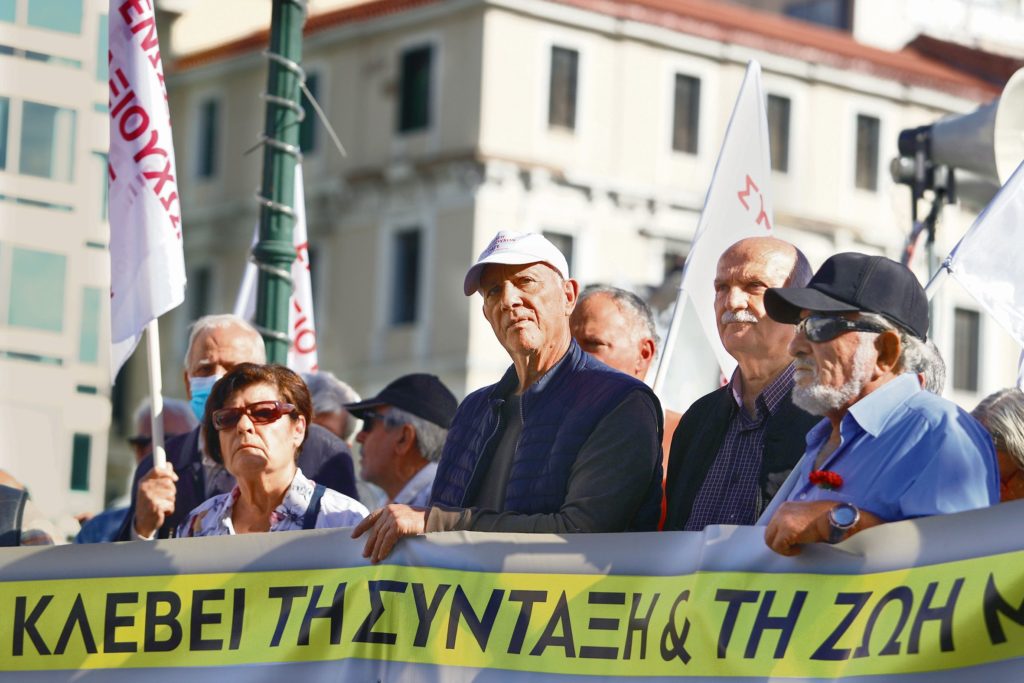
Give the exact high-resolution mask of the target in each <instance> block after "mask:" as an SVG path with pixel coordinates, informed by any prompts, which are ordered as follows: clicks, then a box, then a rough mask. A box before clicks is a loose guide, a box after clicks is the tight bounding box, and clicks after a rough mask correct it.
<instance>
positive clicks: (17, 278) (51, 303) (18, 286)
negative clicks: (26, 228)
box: [7, 247, 67, 332]
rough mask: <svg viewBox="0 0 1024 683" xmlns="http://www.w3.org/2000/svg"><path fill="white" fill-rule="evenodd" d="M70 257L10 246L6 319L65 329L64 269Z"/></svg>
mask: <svg viewBox="0 0 1024 683" xmlns="http://www.w3.org/2000/svg"><path fill="white" fill-rule="evenodd" d="M66 261H67V258H66V257H65V256H64V255H63V254H54V253H50V252H45V251H34V250H32V249H19V248H18V247H15V248H13V249H12V250H11V291H10V300H9V302H8V308H7V323H8V324H9V325H12V326H16V327H29V328H32V329H35V330H44V331H46V332H61V331H62V330H63V329H64V270H65V262H66Z"/></svg>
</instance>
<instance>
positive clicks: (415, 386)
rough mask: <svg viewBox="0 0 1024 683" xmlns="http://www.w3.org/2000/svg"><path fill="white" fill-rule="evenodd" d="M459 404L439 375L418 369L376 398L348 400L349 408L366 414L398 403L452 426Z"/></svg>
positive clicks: (435, 421)
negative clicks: (355, 401) (353, 401)
mask: <svg viewBox="0 0 1024 683" xmlns="http://www.w3.org/2000/svg"><path fill="white" fill-rule="evenodd" d="M458 405H459V402H458V401H456V400H455V395H454V394H452V392H451V391H449V390H448V387H446V386H445V385H444V384H443V383H442V382H441V380H440V379H438V378H437V376H436V375H428V374H425V373H414V374H412V375H403V376H401V377H399V378H398V379H396V380H395V381H394V382H392V383H391V384H389V385H387V386H386V387H384V388H383V389H381V392H380V393H379V394H377V395H376V396H374V397H373V398H368V399H366V400H365V401H359V402H358V403H346V404H345V410H347V411H348V412H350V413H352V414H353V415H355V416H356V417H358V418H362V417H364V416H365V415H368V414H370V413H372V412H374V408H379V407H380V406H394V407H396V408H398V409H400V410H404V411H405V412H407V413H411V414H412V415H415V416H416V417H421V418H423V419H424V420H426V421H427V422H433V423H434V424H436V425H437V426H439V427H444V428H445V429H448V427H449V426H450V425H451V423H452V417H454V416H455V408H456V407H457V406H458Z"/></svg>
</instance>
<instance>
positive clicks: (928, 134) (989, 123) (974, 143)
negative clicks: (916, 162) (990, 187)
mask: <svg viewBox="0 0 1024 683" xmlns="http://www.w3.org/2000/svg"><path fill="white" fill-rule="evenodd" d="M899 150H900V154H901V155H904V156H907V157H913V156H915V155H916V154H918V153H920V152H921V151H923V152H924V155H925V157H926V158H927V159H928V160H929V161H930V162H931V163H932V164H935V165H944V166H952V167H953V168H955V169H964V170H966V171H970V172H971V173H973V174H975V175H976V176H980V177H981V179H982V180H987V181H989V182H993V183H996V184H997V185H1002V184H1003V183H1005V182H1006V181H1007V180H1009V178H1010V176H1011V175H1012V174H1013V172H1014V171H1015V170H1017V166H1018V165H1019V164H1020V163H1021V161H1024V68H1022V69H1018V70H1017V72H1016V73H1014V74H1013V76H1011V77H1010V80H1009V81H1007V82H1006V86H1005V87H1004V88H1003V92H1002V94H1001V95H1000V97H999V98H998V99H996V100H993V101H992V102H990V103H988V104H986V105H983V106H981V107H979V108H978V109H976V110H975V111H973V112H971V113H969V114H960V115H952V116H947V117H946V118H943V119H940V120H939V121H936V122H935V123H933V124H931V125H928V126H921V127H919V128H908V129H906V130H904V131H901V132H900V137H899Z"/></svg>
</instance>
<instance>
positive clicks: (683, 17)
mask: <svg viewBox="0 0 1024 683" xmlns="http://www.w3.org/2000/svg"><path fill="white" fill-rule="evenodd" d="M183 4H184V5H189V3H183ZM328 4H330V3H328ZM336 5H337V6H332V7H324V6H322V4H321V5H318V4H317V3H316V2H314V3H311V8H312V14H311V16H310V18H309V20H308V22H307V26H306V40H305V44H304V58H303V65H304V67H305V69H306V71H307V73H308V74H309V77H310V84H311V86H310V89H311V90H312V91H313V92H314V94H315V96H316V97H317V99H318V100H319V101H320V102H321V104H322V105H323V108H324V109H325V110H326V113H327V116H328V118H329V120H330V122H331V124H332V126H333V127H334V129H335V130H336V131H337V133H338V135H339V137H340V139H341V140H342V142H343V143H344V145H345V147H346V150H347V156H345V157H342V156H341V155H340V154H339V153H338V152H337V151H336V150H335V149H334V148H333V146H332V145H331V144H330V142H329V140H328V138H327V136H326V135H325V134H324V131H323V130H322V129H319V130H314V132H312V133H308V132H307V133H304V135H307V136H308V137H307V138H306V145H305V146H306V150H307V151H306V155H305V161H304V172H305V178H306V208H307V214H308V222H309V236H310V245H311V254H312V258H311V260H312V269H313V277H314V303H315V306H316V317H317V327H318V330H319V353H320V365H321V367H323V368H325V369H329V370H332V371H333V372H335V373H336V374H337V375H338V376H339V377H341V378H343V379H344V380H345V381H347V382H349V383H350V384H352V385H353V386H354V387H356V388H357V389H358V390H360V391H362V392H365V393H370V392H374V391H376V390H378V389H379V388H381V387H382V386H383V385H384V384H386V383H387V382H388V381H390V380H391V379H393V378H394V377H396V376H398V375H400V374H403V373H406V372H411V371H428V372H434V373H436V374H438V375H440V376H441V377H442V379H444V381H445V382H446V383H448V384H449V385H450V386H451V387H452V388H453V390H454V391H455V393H456V394H458V395H464V394H465V393H466V392H468V391H470V390H473V389H475V388H478V387H480V386H482V385H485V384H488V383H491V382H493V381H496V379H497V378H498V377H499V376H500V374H501V373H502V372H503V370H504V369H505V367H506V365H507V356H506V355H505V353H504V352H503V351H502V350H501V349H500V347H499V346H498V344H497V342H496V341H495V340H494V337H493V334H492V332H491V330H490V328H489V326H488V325H487V323H486V321H485V320H484V319H483V317H482V315H480V313H479V308H480V302H479V300H478V299H477V298H475V297H472V298H468V299H467V298H465V297H463V296H462V294H461V282H462V278H463V275H464V273H465V270H466V268H467V266H468V265H469V264H470V263H472V261H473V260H474V259H475V257H476V255H477V254H478V253H479V251H480V250H481V249H482V248H483V247H484V246H485V245H486V244H487V242H488V241H489V240H490V238H491V236H492V235H493V234H494V232H495V231H496V230H499V229H517V230H528V231H538V232H544V233H546V234H548V235H549V236H550V237H551V238H552V239H553V240H554V241H556V242H557V243H558V244H559V245H560V246H562V247H564V249H565V250H566V252H567V256H568V257H569V260H570V262H571V269H572V272H573V274H574V276H575V277H577V278H578V279H579V280H580V281H581V282H582V283H584V284H587V283H592V282H604V283H612V284H616V285H621V286H627V287H630V288H632V289H635V290H637V291H640V292H648V291H650V290H657V289H658V288H659V287H661V286H663V285H664V283H665V282H666V281H668V282H671V277H672V273H671V271H672V267H673V264H677V263H678V262H679V260H680V259H681V258H683V257H685V255H686V253H687V252H688V250H689V246H690V243H691V241H692V239H693V234H694V231H695V228H696V225H697V220H698V217H699V214H700V211H701V208H702V205H703V198H704V193H705V192H706V189H707V185H708V182H709V180H710V178H711V173H712V170H713V168H714V164H715V160H716V157H717V154H718V148H719V146H720V144H721V140H722V136H723V135H724V132H725V127H726V124H727V122H728V118H729V114H730V111H731V108H732V105H733V102H734V99H735V96H736V93H737V92H738V89H739V85H740V82H741V80H742V77H743V73H744V68H745V65H746V63H747V61H748V60H751V59H755V60H757V61H758V62H760V64H761V65H762V68H763V81H764V88H765V91H766V93H767V94H768V96H769V115H770V123H771V129H772V133H773V147H774V149H775V151H774V153H773V167H774V168H775V169H776V171H775V173H773V177H772V192H773V195H774V205H775V211H776V216H775V223H776V227H777V232H778V234H779V235H780V236H781V237H783V238H786V239H789V240H791V241H793V242H794V243H796V244H797V245H798V246H800V247H801V248H802V249H804V250H805V251H806V252H807V254H808V256H809V257H810V258H811V261H812V263H813V264H815V265H817V264H820V263H821V262H822V261H823V260H824V259H825V258H827V257H828V256H829V255H830V254H832V253H835V252H838V251H844V250H858V251H868V252H872V253H883V254H886V255H888V256H890V257H894V258H898V257H899V254H900V252H901V250H902V248H903V245H904V241H905V239H906V234H907V232H908V231H909V228H910V211H909V191H908V190H907V188H905V187H902V186H898V185H895V184H894V183H893V181H892V180H891V179H890V178H889V175H888V170H887V168H888V162H889V159H890V158H891V157H892V156H894V155H895V154H896V136H897V134H898V133H899V131H900V130H902V129H904V128H909V127H913V126H917V125H921V124H925V123H930V122H932V121H934V120H936V119H937V118H939V117H941V116H943V115H945V114H948V113H950V112H967V111H971V110H973V109H974V108H975V107H977V106H978V105H979V104H981V103H983V102H987V101H989V100H990V99H992V98H993V97H995V96H997V95H998V91H999V88H998V87H994V86H992V85H990V84H987V83H984V82H982V81H980V80H977V79H975V78H973V77H969V76H965V75H963V74H961V73H958V72H956V71H953V70H951V69H949V68H948V67H945V66H942V65H940V64H933V63H930V62H927V61H925V60H924V59H923V58H921V57H919V56H916V55H904V54H896V53H891V52H885V51H882V50H879V49H875V48H869V47H866V46H863V45H860V44H857V43H855V42H854V41H853V39H852V38H850V37H849V36H848V35H846V34H841V33H837V32H832V31H828V30H827V29H822V28H818V27H811V26H807V25H806V24H801V23H799V22H796V21H794V20H790V19H786V18H783V17H777V16H769V15H764V14H761V13H759V12H756V11H753V10H748V9H746V8H742V7H733V8H729V9H727V10H726V9H723V8H724V7H725V5H724V4H720V3H709V2H697V1H696V0H687V1H685V2H679V3H677V5H678V8H677V9H676V10H674V11H669V10H666V9H664V3H659V4H658V6H655V4H654V3H651V4H648V3H646V2H639V1H638V2H621V3H599V2H593V1H590V0H560V1H551V0H518V1H512V0H449V1H447V2H431V1H425V0H419V1H412V2H408V1H407V2H397V1H387V0H381V1H378V2H371V3H365V4H362V5H355V6H351V7H349V6H343V5H345V3H336ZM203 7H204V5H203V4H199V3H193V4H191V5H190V6H189V7H186V8H185V11H184V14H180V15H178V16H177V18H173V17H172V21H171V23H170V24H169V26H170V27H171V41H172V49H174V50H178V52H177V54H176V55H175V56H176V58H177V59H176V62H175V63H174V65H173V66H170V65H168V73H169V74H170V75H169V81H168V82H169V91H170V103H171V114H172V120H173V122H174V131H175V140H176V142H177V157H178V163H179V187H180V189H181V193H182V210H183V221H184V229H185V245H186V265H187V268H188V272H189V288H188V295H187V300H186V303H185V305H184V306H183V307H181V308H180V309H179V310H177V311H175V312H173V313H171V314H169V315H167V316H165V318H164V320H163V321H162V325H163V330H164V332H163V339H164V363H165V366H164V367H165V376H166V378H167V386H168V387H169V393H178V394H183V392H184V389H183V387H182V385H181V383H180V380H178V379H177V378H178V377H180V367H181V366H180V363H181V359H182V357H183V354H184V350H185V349H184V346H185V339H186V328H187V325H188V323H189V321H190V320H191V319H193V318H194V317H196V316H197V315H200V314H202V313H206V312H215V311H226V310H230V309H231V308H232V304H233V301H234V297H235V293H236V291H237V288H238V284H239V282H240V280H241V275H242V270H243V267H244V264H245V259H246V250H247V248H248V245H249V241H250V240H251V237H252V234H253V228H254V225H255V223H256V220H257V205H256V202H255V200H254V198H253V192H254V189H255V188H256V187H258V185H259V178H260V171H261V169H260V163H261V162H260V155H259V154H258V153H250V154H246V150H248V149H250V148H251V147H252V146H253V145H254V144H255V142H256V140H257V137H258V135H259V133H260V132H261V130H262V126H263V104H262V102H261V100H260V99H259V93H260V91H261V90H262V89H263V88H264V81H265V77H266V76H265V74H266V60H265V59H264V58H263V57H261V56H260V51H261V50H262V49H264V48H265V46H266V34H265V33H261V32H259V31H257V32H256V33H253V34H251V35H247V36H242V37H240V38H238V39H236V40H233V41H228V42H221V43H218V42H217V41H216V40H213V39H207V40H205V41H204V36H202V35H200V34H197V31H201V27H203V26H204V25H205V26H207V30H209V31H211V32H212V31H214V30H215V29H216V26H215V25H214V24H212V23H211V22H204V21H203V20H202V11H203ZM318 8H319V9H318ZM268 20H269V9H268V10H267V19H266V21H268ZM185 26H187V27H188V29H189V30H188V35H187V36H185V37H182V38H181V39H180V40H179V39H178V38H177V37H176V36H177V33H176V32H177V31H179V30H182V27H185ZM195 45H203V46H204V47H203V48H202V49H198V48H195V47H194V46H195ZM181 46H185V49H179V48H180V47H181ZM188 46H193V49H191V50H189V49H187V48H188ZM165 49H166V48H165ZM973 217H974V216H973V214H971V213H969V212H967V211H961V210H960V209H958V208H957V207H948V208H947V209H946V210H945V212H944V214H943V219H942V224H941V227H940V231H939V239H940V243H939V246H938V248H937V252H939V253H940V254H945V253H947V252H948V250H949V248H950V247H951V246H952V245H953V243H955V241H956V239H957V238H958V237H959V236H960V234H962V232H963V231H964V230H965V229H966V228H967V226H968V225H969V224H970V222H971V220H972V219H973ZM919 271H920V274H921V277H922V279H924V278H926V271H927V268H926V266H924V265H923V264H921V265H919ZM935 309H936V316H935V320H936V325H935V331H934V337H935V339H936V340H937V342H938V343H939V345H940V348H941V349H942V351H943V353H944V355H945V357H946V358H947V361H948V362H949V364H950V366H951V367H950V381H949V385H948V388H947V395H949V396H951V397H952V398H954V399H956V400H958V401H960V402H961V403H962V404H963V405H965V406H966V407H968V408H970V407H973V405H974V403H976V401H977V400H978V398H979V397H981V396H984V395H985V394H986V393H988V392H990V391H992V390H994V389H996V388H998V387H1001V386H1004V385H1007V384H1009V383H1011V381H1012V379H1013V378H1014V377H1015V373H1016V368H1015V361H1016V356H1017V349H1016V347H1015V346H1014V345H1013V343H1012V342H1011V341H1010V340H1009V338H1008V337H1007V336H1006V335H1005V334H1003V333H1002V332H1001V330H1000V329H999V328H998V326H997V325H996V323H995V322H994V321H992V320H990V319H989V318H987V317H986V316H985V315H984V314H982V313H980V312H979V310H978V308H977V306H976V304H974V302H973V301H972V300H971V299H970V297H968V296H967V295H966V294H965V293H963V292H961V291H959V290H958V289H957V288H956V287H955V285H952V284H950V285H947V286H946V287H944V288H943V290H942V291H941V292H940V294H939V296H938V297H937V298H936V303H935ZM666 315H667V313H666ZM688 333H689V334H691V335H693V338H694V341H695V345H696V344H697V342H699V334H698V333H696V331H695V330H693V329H692V328H691V329H689V330H688ZM710 359H711V356H710V353H709V352H708V351H707V350H706V349H702V348H695V349H694V351H693V358H692V359H691V362H692V365H693V366H694V368H695V371H694V376H693V378H692V379H691V380H690V381H691V382H692V387H691V389H690V393H691V395H692V396H693V397H696V396H699V395H701V394H703V393H705V392H706V391H708V390H710V389H711V388H713V387H714V386H716V383H717V379H718V378H717V373H716V371H715V370H714V368H713V364H712V362H711V360H710ZM134 365H135V368H134V370H133V372H134V374H133V379H132V382H133V386H134V387H135V390H136V392H141V387H142V386H143V380H144V367H143V366H142V365H141V364H140V363H139V359H136V361H135V362H134Z"/></svg>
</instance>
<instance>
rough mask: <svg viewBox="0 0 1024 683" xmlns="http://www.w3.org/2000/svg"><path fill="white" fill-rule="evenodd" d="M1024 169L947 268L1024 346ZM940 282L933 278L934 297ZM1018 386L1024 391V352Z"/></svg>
mask: <svg viewBox="0 0 1024 683" xmlns="http://www.w3.org/2000/svg"><path fill="white" fill-rule="evenodd" d="M1022 169H1024V164H1021V165H1020V166H1018V167H1017V170H1016V171H1014V172H1013V175H1012V176H1010V179H1009V180H1007V181H1006V184H1005V185H1004V186H1003V187H1002V189H1001V190H999V192H998V193H997V194H996V196H995V197H993V199H992V201H991V202H989V204H988V206H986V207H985V210H984V211H983V212H982V213H981V215H980V216H978V218H977V220H976V221H974V224H973V225H972V226H971V227H970V229H969V230H968V231H967V232H966V233H965V234H964V236H963V237H961V238H960V241H959V242H958V243H957V245H956V246H955V247H953V251H951V252H950V253H949V256H947V257H946V260H945V261H944V262H943V264H942V267H943V269H945V270H946V271H948V272H949V274H950V275H952V276H953V277H954V278H956V280H957V282H959V283H960V284H961V285H963V287H964V288H965V289H966V290H967V291H968V292H970V294H971V296H973V297H974V298H975V299H977V301H978V303H980V304H981V305H982V307H984V309H985V310H986V311H988V313H989V315H991V316H992V317H993V318H995V319H996V320H997V321H998V322H999V324H1000V325H1002V326H1003V327H1005V328H1006V331H1007V332H1009V333H1010V335H1011V336H1012V337H1013V338H1014V339H1015V340H1016V341H1017V343H1018V344H1020V345H1021V346H1024V271H1022V270H1021V263H1024V170H1022ZM940 272H941V271H940ZM936 282H938V281H937V280H936V279H934V278H933V280H932V282H930V283H929V287H928V290H929V293H932V291H933V290H934V285H935V284H936ZM1017 386H1018V387H1020V388H1021V389H1024V353H1022V355H1021V364H1020V366H1019V369H1018V375H1017Z"/></svg>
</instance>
